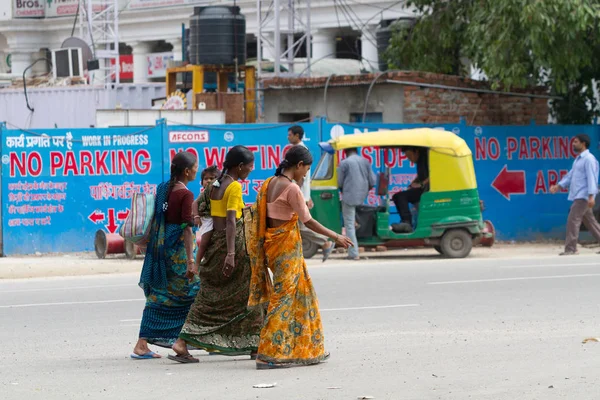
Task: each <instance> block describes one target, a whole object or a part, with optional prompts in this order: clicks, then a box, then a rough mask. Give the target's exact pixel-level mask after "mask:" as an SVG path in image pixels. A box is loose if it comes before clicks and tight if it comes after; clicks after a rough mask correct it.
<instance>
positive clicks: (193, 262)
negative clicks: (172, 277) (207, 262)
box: [188, 260, 196, 264]
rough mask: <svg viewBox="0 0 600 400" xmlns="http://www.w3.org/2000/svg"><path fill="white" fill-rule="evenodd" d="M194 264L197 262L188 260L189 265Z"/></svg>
mask: <svg viewBox="0 0 600 400" xmlns="http://www.w3.org/2000/svg"><path fill="white" fill-rule="evenodd" d="M194 262H196V261H194V260H188V264H191V263H194Z"/></svg>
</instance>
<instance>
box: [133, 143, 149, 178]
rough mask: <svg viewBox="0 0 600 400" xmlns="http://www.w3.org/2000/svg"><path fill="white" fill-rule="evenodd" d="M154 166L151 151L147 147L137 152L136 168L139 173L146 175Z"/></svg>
mask: <svg viewBox="0 0 600 400" xmlns="http://www.w3.org/2000/svg"><path fill="white" fill-rule="evenodd" d="M151 168H152V161H151V160H150V153H149V152H148V150H146V149H141V150H138V151H136V152H135V170H136V172H137V173H138V174H141V175H146V174H147V173H149V172H150V169H151Z"/></svg>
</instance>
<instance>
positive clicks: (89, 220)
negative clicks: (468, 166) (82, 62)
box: [0, 119, 599, 255]
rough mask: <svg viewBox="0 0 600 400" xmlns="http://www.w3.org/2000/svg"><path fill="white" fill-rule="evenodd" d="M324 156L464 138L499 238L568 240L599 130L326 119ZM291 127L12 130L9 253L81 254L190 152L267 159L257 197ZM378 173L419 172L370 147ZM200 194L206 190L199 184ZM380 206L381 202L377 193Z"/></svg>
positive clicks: (5, 141)
mask: <svg viewBox="0 0 600 400" xmlns="http://www.w3.org/2000/svg"><path fill="white" fill-rule="evenodd" d="M302 125H303V127H304V129H305V131H306V144H307V146H308V147H309V149H310V150H311V152H312V153H313V155H314V157H315V159H318V158H319V157H320V150H319V147H318V142H319V141H322V140H328V139H329V138H331V135H332V134H333V135H334V136H335V135H339V134H349V133H359V132H365V131H373V130H379V129H402V128H411V127H417V126H429V127H433V128H443V129H446V130H450V131H452V132H455V133H456V134H457V135H459V136H461V137H462V138H463V139H465V141H466V142H467V143H468V144H469V146H470V147H471V149H472V151H473V157H474V160H475V170H476V173H477V181H478V185H479V192H480V197H481V199H482V200H484V201H485V203H486V208H487V209H486V211H485V213H484V217H485V218H486V219H489V220H491V221H492V222H493V223H494V225H495V226H496V230H497V234H498V237H499V238H500V239H508V240H536V239H543V238H561V237H563V236H564V230H565V222H566V215H567V212H568V207H569V203H568V201H567V196H566V194H565V193H561V194H557V195H551V194H549V190H548V189H549V187H550V185H552V184H553V183H555V182H556V181H557V180H558V179H559V178H560V176H562V175H563V174H564V173H566V171H568V169H569V168H570V167H571V164H572V162H573V158H574V154H573V153H572V150H571V140H572V138H573V136H574V135H576V134H578V133H587V134H588V135H590V137H591V138H592V143H593V146H592V147H593V149H592V150H593V151H594V152H596V151H597V148H598V133H599V132H598V127H597V126H557V125H550V126H535V125H532V126H485V127H474V126H467V125H466V124H445V125H439V126H438V125H402V124H373V123H366V124H335V123H329V122H326V121H324V120H323V119H317V120H316V121H315V122H312V123H306V124H302ZM288 127H289V125H283V124H247V125H210V126H169V125H167V124H166V122H165V121H159V122H158V123H157V125H156V126H153V127H146V128H97V129H71V130H69V129H48V130H32V131H26V130H9V129H6V127H5V126H0V129H1V135H2V141H1V145H2V164H3V165H2V182H1V188H2V202H3V207H2V230H3V254H4V255H17V254H31V253H35V252H73V251H88V250H92V249H93V242H94V235H95V232H96V231H97V230H98V229H103V230H105V231H106V232H117V230H118V228H119V227H120V224H121V223H122V221H123V220H124V219H125V218H126V216H127V213H128V212H129V206H130V198H131V196H132V193H134V192H146V193H152V192H154V191H155V190H156V186H157V185H158V184H159V183H160V182H162V181H163V180H165V179H168V176H169V169H170V160H171V157H172V156H173V155H174V154H175V153H176V152H177V151H180V150H188V151H192V152H194V153H195V154H197V155H198V158H199V164H200V168H204V167H206V166H208V165H215V164H216V165H218V166H219V167H221V166H222V163H223V160H224V157H225V154H226V152H227V149H228V148H230V147H231V146H234V145H237V144H242V145H245V146H248V147H249V148H250V149H251V150H252V151H253V152H254V153H255V156H256V161H255V170H254V171H253V173H252V174H251V175H250V177H249V179H248V181H247V182H243V185H244V194H245V200H246V201H247V202H253V201H254V199H255V196H256V192H257V190H258V188H259V187H260V185H261V184H262V182H263V181H264V180H265V179H266V178H267V177H269V176H271V175H272V173H273V171H274V170H275V168H276V167H277V165H278V163H279V161H280V160H281V157H282V155H283V154H284V152H285V150H286V148H287V146H288V142H287V129H288ZM362 154H363V156H364V157H366V158H368V159H369V160H371V161H373V164H374V169H375V170H378V169H379V166H380V165H381V163H386V164H387V165H390V166H392V167H393V168H392V176H391V186H392V187H391V191H392V192H393V191H397V190H402V189H404V188H406V186H407V185H408V183H409V182H410V180H411V179H412V177H413V176H414V173H415V170H414V167H412V166H411V165H410V163H409V162H408V161H407V160H406V159H405V157H404V156H403V154H402V153H400V152H390V153H389V155H388V156H387V157H386V159H384V160H381V159H380V157H379V153H378V152H377V151H375V150H374V149H370V148H364V149H362ZM190 189H191V190H192V191H194V192H195V193H199V192H200V182H199V180H197V181H196V182H194V183H193V184H192V185H191V186H190ZM368 201H370V202H374V201H376V198H375V196H374V195H373V196H371V197H370V198H369V200H368Z"/></svg>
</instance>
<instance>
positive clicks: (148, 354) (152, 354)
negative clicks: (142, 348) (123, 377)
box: [129, 351, 162, 360]
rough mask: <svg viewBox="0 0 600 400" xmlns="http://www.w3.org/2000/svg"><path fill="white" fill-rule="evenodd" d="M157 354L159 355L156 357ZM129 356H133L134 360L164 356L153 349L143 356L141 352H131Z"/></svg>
mask: <svg viewBox="0 0 600 400" xmlns="http://www.w3.org/2000/svg"><path fill="white" fill-rule="evenodd" d="M155 355H156V356H158V357H154V356H155ZM129 357H131V358H133V359H134V360H150V359H152V358H162V357H160V355H159V354H156V353H155V352H153V351H149V352H147V353H146V354H142V355H141V356H140V355H139V354H135V353H131V355H130V356H129Z"/></svg>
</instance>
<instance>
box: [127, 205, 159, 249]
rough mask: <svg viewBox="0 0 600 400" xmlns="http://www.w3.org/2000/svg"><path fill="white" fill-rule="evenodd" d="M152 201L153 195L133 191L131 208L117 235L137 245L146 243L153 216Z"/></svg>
mask: <svg viewBox="0 0 600 400" xmlns="http://www.w3.org/2000/svg"><path fill="white" fill-rule="evenodd" d="M154 202H155V197H154V195H151V194H145V193H134V194H133V196H132V198H131V209H130V211H129V214H128V215H127V218H126V219H125V222H124V223H123V225H121V228H120V229H119V235H121V236H122V237H123V238H124V239H125V240H127V241H129V242H132V243H133V244H136V245H138V246H143V245H145V244H147V243H148V241H149V240H150V231H151V228H152V219H153V218H154Z"/></svg>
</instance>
